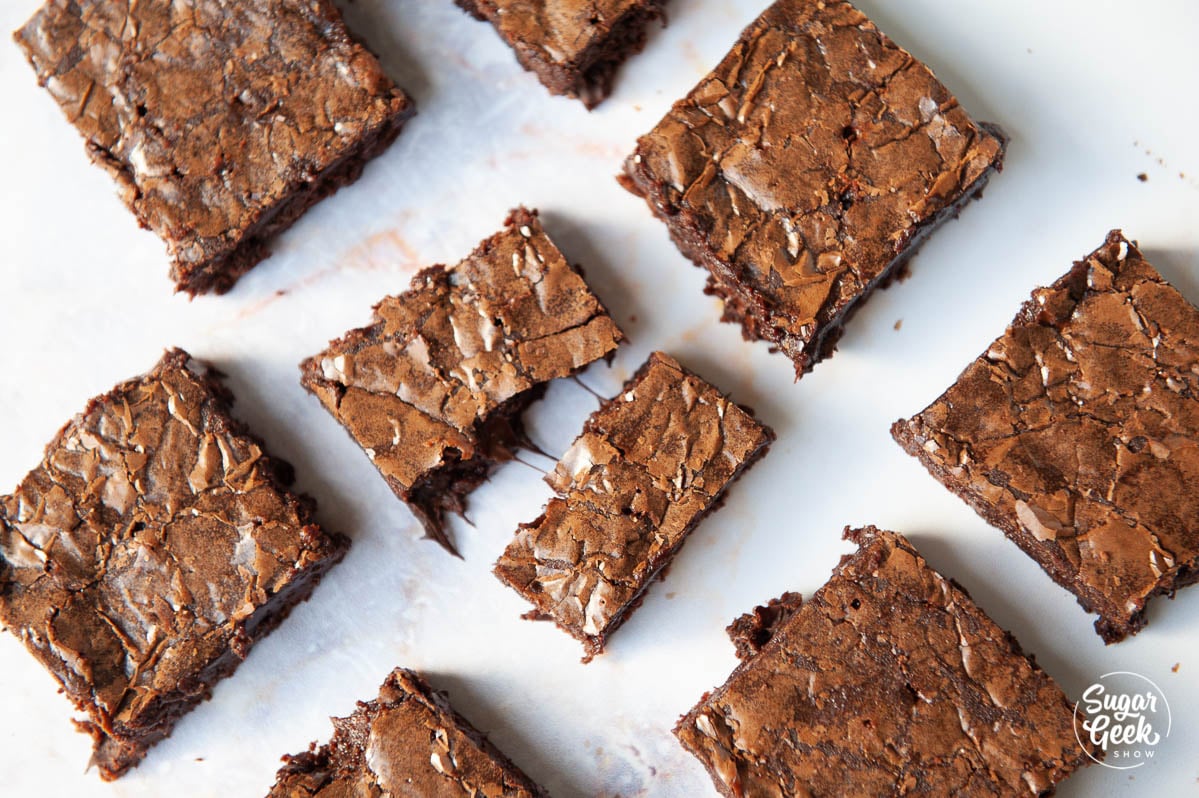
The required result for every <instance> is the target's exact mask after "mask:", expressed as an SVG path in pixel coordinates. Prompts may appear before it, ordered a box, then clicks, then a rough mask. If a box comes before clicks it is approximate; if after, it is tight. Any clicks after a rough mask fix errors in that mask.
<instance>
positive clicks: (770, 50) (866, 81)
mask: <svg viewBox="0 0 1199 798" xmlns="http://www.w3.org/2000/svg"><path fill="white" fill-rule="evenodd" d="M1003 152H1004V138H1003V135H1002V134H1001V133H1000V131H999V130H998V129H997V128H995V127H991V126H987V125H980V124H976V123H974V122H973V121H971V120H970V118H969V117H968V116H967V115H966V112H965V111H963V110H962V109H961V107H959V105H958V101H957V99H955V98H954V96H953V95H952V94H950V93H949V90H948V89H946V88H945V87H944V86H943V85H941V83H940V82H939V81H938V80H937V78H936V77H935V76H934V75H933V73H932V72H931V71H929V69H928V67H926V66H925V65H924V64H922V63H920V62H919V61H917V60H916V59H914V58H913V57H912V56H911V55H910V54H909V53H907V52H906V51H904V50H903V49H902V48H900V47H898V46H897V45H895V43H894V42H892V41H891V40H890V39H888V38H887V37H886V36H884V35H883V34H882V33H881V32H880V31H879V30H878V28H876V27H875V26H874V24H873V23H871V22H870V20H868V19H867V18H866V17H864V16H863V15H862V14H861V13H859V12H858V11H857V10H856V9H855V8H854V7H853V6H851V5H850V4H849V3H845V2H836V1H835V0H830V1H829V2H820V3H814V2H807V0H779V2H777V3H775V4H774V5H772V6H770V8H768V9H767V10H766V11H765V12H763V13H762V15H761V16H760V17H759V18H758V19H757V21H755V22H754V23H753V24H751V25H750V26H749V27H748V28H747V29H746V30H745V32H744V33H742V35H741V39H740V40H739V41H738V42H737V44H736V45H734V47H733V49H732V50H731V51H730V52H729V54H728V55H727V56H725V58H724V60H723V61H721V63H720V65H719V66H717V67H716V69H715V70H714V71H713V72H711V73H710V74H709V75H708V76H707V77H705V78H704V79H703V80H702V81H701V82H700V83H699V85H698V86H696V87H695V88H694V89H693V90H692V91H691V93H690V94H689V95H687V97H685V98H684V99H683V100H681V101H679V102H677V103H675V105H674V107H673V108H672V109H671V110H670V112H669V113H667V114H666V116H665V117H664V118H663V119H662V121H661V122H659V123H658V125H657V127H655V128H654V129H653V131H651V132H650V133H649V134H648V135H646V136H643V137H642V138H641V139H639V140H638V142H637V148H636V151H635V152H634V154H633V155H632V156H631V157H630V158H629V159H628V161H626V163H625V173H624V175H623V177H622V178H621V182H622V183H623V184H624V185H625V187H626V188H628V189H629V190H630V191H632V192H633V193H635V194H638V195H640V196H642V197H644V198H645V199H646V201H647V202H648V203H649V206H650V208H651V209H652V210H653V212H654V214H655V215H656V216H658V218H660V219H661V220H662V221H664V222H665V223H666V225H667V227H668V229H669V231H670V234H671V237H672V238H673V239H674V241H675V243H676V244H677V245H678V247H679V249H680V250H681V251H682V252H683V254H685V255H686V256H687V257H689V258H690V259H691V260H692V261H694V262H695V263H696V264H697V265H699V266H702V267H704V268H706V269H707V270H708V272H709V278H708V288H707V291H708V293H712V294H716V295H717V296H719V297H721V298H722V299H723V300H724V320H725V321H734V322H739V323H740V324H741V326H742V330H743V332H744V335H745V337H746V338H747V339H764V340H766V341H769V342H770V344H771V345H772V348H774V349H778V350H780V351H782V352H783V353H784V354H786V355H787V356H788V357H790V358H791V359H792V360H793V361H794V362H795V369H796V375H797V376H802V375H803V374H804V373H805V372H807V371H809V370H810V369H811V368H812V366H813V365H815V363H816V362H817V361H819V360H821V359H822V358H825V357H828V356H829V355H831V354H832V351H833V348H834V347H835V345H836V342H837V339H838V337H839V336H840V333H841V328H842V324H843V323H844V322H845V320H846V318H847V316H848V315H849V313H850V311H851V310H853V309H854V307H856V306H857V304H858V303H859V302H860V301H861V300H862V299H863V298H865V297H866V295H867V294H869V293H870V292H871V291H872V290H873V289H874V288H875V287H876V286H879V285H886V284H887V283H888V282H889V281H890V280H891V279H892V278H893V277H894V276H896V275H897V274H900V273H901V271H902V269H903V268H904V264H905V263H906V261H907V259H908V258H909V257H910V256H911V255H912V253H913V252H914V251H915V249H916V246H917V245H918V244H919V243H920V242H921V241H922V240H923V238H924V236H925V235H926V234H927V233H929V232H930V231H931V230H932V229H933V228H934V227H936V226H937V225H938V224H939V223H941V222H942V221H944V220H945V219H947V218H949V217H950V216H953V215H955V214H956V213H957V211H958V209H959V208H960V207H961V206H962V205H963V204H964V203H966V202H967V201H968V200H969V199H970V198H971V197H974V196H977V195H978V194H979V193H980V192H981V190H982V187H983V185H984V183H986V181H987V179H988V178H989V177H990V175H991V173H992V172H994V171H996V170H998V169H999V168H1000V165H1001V163H1002V159H1003Z"/></svg>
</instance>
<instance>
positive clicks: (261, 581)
mask: <svg viewBox="0 0 1199 798" xmlns="http://www.w3.org/2000/svg"><path fill="white" fill-rule="evenodd" d="M218 376H219V375H218V374H217V373H216V372H214V371H212V370H208V369H205V368H204V367H203V366H202V365H201V364H199V363H197V362H196V361H193V360H191V359H190V357H189V356H188V355H187V353H186V352H183V351H182V350H179V349H175V350H172V351H170V352H168V353H167V354H166V355H165V356H164V357H163V359H162V360H161V362H159V363H158V365H157V366H155V367H154V369H153V370H152V371H150V372H149V373H148V374H146V375H145V376H143V377H139V378H137V379H133V380H129V381H127V382H124V383H121V384H120V385H118V386H117V387H116V388H114V389H113V390H112V391H111V392H109V393H107V394H105V395H104V396H100V397H97V398H95V399H93V400H92V401H91V402H90V403H88V406H87V408H86V409H85V410H84V411H83V413H82V414H81V415H79V416H77V417H75V419H73V420H72V421H70V422H69V423H68V424H67V425H66V426H64V427H63V428H62V429H61V430H60V431H59V433H58V435H57V436H55V438H54V440H53V441H51V442H50V445H49V446H47V447H46V454H45V457H44V458H43V460H42V463H41V465H39V466H38V467H37V468H35V469H34V470H33V471H31V472H29V475H28V476H26V477H25V479H24V480H23V481H22V482H21V484H20V485H19V486H18V487H17V489H16V490H15V491H14V492H13V493H12V495H10V496H4V497H0V626H3V627H5V628H7V629H8V630H9V631H11V632H13V633H14V634H15V635H17V636H18V637H19V638H20V639H21V642H23V643H24V644H25V646H26V648H28V649H29V651H30V652H31V653H32V654H33V655H34V656H35V657H37V659H38V660H39V661H40V662H41V663H42V664H43V665H44V666H45V667H46V669H47V670H49V671H50V673H51V674H52V675H53V676H54V678H55V679H57V680H58V681H59V682H60V683H61V684H62V688H63V690H64V691H65V692H66V694H67V697H68V698H70V699H71V701H72V702H73V703H74V704H75V706H76V707H77V708H78V709H79V710H80V711H81V712H84V713H86V714H87V719H86V720H83V721H77V722H76V725H77V726H78V727H79V728H80V730H82V731H85V732H87V733H89V734H90V735H91V736H92V738H93V740H94V742H95V754H94V755H93V761H94V762H95V764H96V765H97V766H98V767H99V769H100V775H101V776H102V777H103V778H104V779H106V780H109V779H115V778H117V777H118V776H120V775H121V774H122V773H123V772H124V771H125V770H126V769H128V768H129V767H131V766H133V765H135V764H137V762H138V761H139V760H140V759H141V758H142V757H143V756H144V755H145V753H146V749H147V748H149V746H151V745H153V744H154V743H156V742H158V741H159V740H161V739H163V738H164V737H166V736H167V735H168V734H170V732H171V728H172V727H173V726H174V724H175V722H176V720H178V718H179V717H180V716H181V715H183V714H184V713H186V712H187V711H188V710H190V709H191V708H192V707H194V706H195V705H196V704H198V703H199V702H200V701H202V700H204V699H206V698H208V696H209V695H210V693H211V690H212V686H213V684H214V683H215V682H217V681H218V680H220V679H222V678H224V677H225V676H228V675H229V674H230V673H232V672H233V670H234V669H235V668H236V667H237V666H238V664H239V663H240V662H241V661H242V660H243V659H245V657H246V655H247V653H248V652H249V649H250V646H251V645H253V643H254V642H255V641H257V640H258V639H260V638H262V637H264V636H265V635H266V634H267V633H268V632H270V631H271V630H272V629H273V628H274V627H275V626H277V625H278V624H279V623H280V622H281V621H282V620H283V619H284V618H285V617H286V616H287V613H288V611H289V610H290V609H291V608H292V607H293V606H294V605H296V604H297V603H299V602H301V601H303V600H304V599H305V598H307V597H308V594H309V593H310V592H311V591H312V588H313V587H314V586H315V585H316V583H317V582H318V581H319V580H320V578H321V576H322V575H323V574H324V573H325V572H326V571H327V570H328V569H329V568H330V567H331V566H332V565H334V564H335V563H336V562H337V561H338V560H340V559H341V557H342V556H343V555H344V553H345V551H346V548H347V546H348V545H349V541H348V540H346V539H345V538H344V537H342V536H340V535H336V534H328V533H325V532H323V531H322V530H321V528H320V527H319V526H317V525H316V523H315V521H313V518H312V515H313V510H314V509H315V504H314V502H313V501H312V500H311V499H309V498H307V497H305V496H298V495H296V494H294V493H292V492H291V491H289V490H288V489H287V485H288V484H290V482H291V479H292V471H291V467H290V466H288V465H287V464H286V463H283V462H281V461H279V460H275V459H272V458H271V457H269V456H268V455H266V454H265V453H264V452H263V450H262V444H261V443H260V442H259V441H258V439H257V438H255V437H253V436H252V435H251V434H250V433H249V432H247V431H246V429H245V428H244V427H243V426H242V425H241V424H240V423H238V422H237V421H235V420H234V419H233V418H231V417H230V415H229V407H230V405H231V404H232V402H233V396H232V395H231V394H230V393H229V391H228V389H226V388H225V387H224V386H223V385H222V384H221V382H220V381H219V379H218Z"/></svg>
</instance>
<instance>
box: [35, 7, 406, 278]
mask: <svg viewBox="0 0 1199 798" xmlns="http://www.w3.org/2000/svg"><path fill="white" fill-rule="evenodd" d="M16 38H17V41H18V42H19V43H20V45H21V46H22V47H23V48H24V49H25V51H26V53H27V55H28V56H29V58H30V60H31V61H32V62H33V65H34V68H35V69H36V70H37V73H38V78H39V80H40V81H41V82H42V83H43V84H44V85H45V86H46V88H47V89H49V91H50V92H51V94H53V95H54V98H55V99H56V100H57V101H58V103H59V105H61V106H62V108H63V111H64V112H65V113H66V115H67V117H68V118H69V119H70V121H71V122H72V123H73V124H74V125H75V127H77V128H78V129H79V131H80V132H81V133H82V134H83V136H84V137H85V138H86V139H87V143H88V148H89V150H90V151H91V153H92V155H93V157H94V158H96V160H98V161H99V162H100V163H101V164H103V165H105V166H106V167H107V168H108V169H109V170H110V171H111V172H112V173H113V174H114V176H115V177H116V178H117V179H118V180H119V181H120V183H121V184H122V188H123V192H124V198H125V201H126V202H127V203H128V204H129V205H130V207H131V208H133V210H134V211H135V212H136V213H137V215H138V217H139V219H141V220H142V221H143V223H144V224H145V225H147V226H148V227H150V228H151V229H152V230H154V231H155V232H157V233H158V234H159V235H160V236H162V237H163V238H164V239H165V240H166V242H167V246H168V249H169V251H170V253H171V256H172V257H173V258H174V259H175V260H176V261H177V262H179V263H183V264H187V263H199V262H202V261H206V260H209V259H211V258H213V257H219V256H221V255H223V254H227V253H228V252H230V251H232V250H233V249H234V248H235V247H236V246H237V244H238V243H239V241H240V240H241V238H242V236H243V234H244V233H245V232H246V231H247V230H248V229H249V228H250V227H251V226H252V225H254V224H255V223H256V222H258V221H259V220H261V219H262V218H263V215H264V213H265V212H268V211H269V210H270V209H271V208H273V207H275V206H276V205H278V204H279V203H280V202H282V201H284V200H286V199H287V198H288V197H289V196H290V195H291V194H292V193H293V192H294V191H296V190H297V189H299V188H301V187H303V186H304V184H305V183H307V182H308V181H310V180H311V179H312V178H313V177H314V176H316V175H317V174H319V173H320V172H322V171H324V170H325V169H327V168H329V167H330V166H332V165H333V164H334V163H335V162H337V161H338V160H339V159H340V158H342V157H344V156H346V155H347V154H349V153H350V152H351V151H353V150H354V149H355V148H356V147H357V146H358V145H359V143H360V142H361V140H362V138H363V136H364V135H367V134H368V132H369V131H370V130H372V129H375V128H378V127H379V126H380V125H381V124H383V123H384V122H385V121H386V120H387V119H388V118H390V117H392V116H393V115H395V114H397V113H399V112H400V111H402V110H404V109H406V108H407V107H408V105H409V103H408V100H407V98H405V97H404V95H403V94H402V93H401V92H400V91H399V90H398V89H396V88H395V86H394V85H393V84H392V82H391V81H390V80H389V79H388V78H387V77H386V76H385V75H384V74H383V72H382V70H381V69H380V67H379V64H378V62H377V61H376V60H375V58H374V56H372V55H371V54H370V53H368V52H367V51H366V50H364V49H363V48H362V47H361V46H359V45H358V44H356V43H354V42H353V41H352V40H351V39H350V37H349V35H348V34H347V32H346V30H345V27H344V26H343V25H342V22H341V16H340V14H339V13H338V12H337V10H336V9H335V8H334V7H333V6H332V5H331V4H330V3H329V2H327V0H239V2H224V0H139V1H138V2H133V0H50V1H49V2H48V3H47V4H46V5H45V6H44V7H43V8H42V9H41V10H40V11H38V12H37V13H36V14H35V15H34V16H33V18H32V19H31V20H30V21H29V22H28V23H27V24H26V25H25V26H24V27H23V28H22V29H21V30H19V31H17V33H16Z"/></svg>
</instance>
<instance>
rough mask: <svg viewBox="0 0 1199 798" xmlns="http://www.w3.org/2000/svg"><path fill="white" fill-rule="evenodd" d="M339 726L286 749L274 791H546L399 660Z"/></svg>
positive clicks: (330, 796) (307, 795)
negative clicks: (323, 738)
mask: <svg viewBox="0 0 1199 798" xmlns="http://www.w3.org/2000/svg"><path fill="white" fill-rule="evenodd" d="M333 726H334V729H335V731H334V734H333V739H331V740H330V741H329V742H328V743H327V744H325V745H323V746H321V747H320V748H317V747H316V744H315V743H314V744H313V747H312V749H311V750H309V751H307V752H305V753H302V754H299V755H297V756H292V757H287V764H286V765H284V766H283V768H282V769H280V771H279V774H278V780H277V781H276V783H275V786H274V787H272V788H271V791H270V793H269V794H268V798H342V797H343V796H355V798H359V797H360V798H388V797H389V796H394V797H395V798H400V796H428V797H429V798H434V797H435V796H436V797H438V798H440V796H446V797H447V798H450V797H457V796H461V798H546V793H545V791H544V790H542V789H541V788H540V787H539V786H537V785H536V784H534V783H533V781H532V780H530V779H529V777H528V776H526V775H525V774H524V773H522V772H521V771H520V769H519V768H517V767H516V766H515V765H513V764H512V762H511V761H510V760H509V759H508V758H507V757H506V756H504V755H503V754H502V753H500V752H499V750H498V749H496V747H495V746H494V745H492V744H491V743H490V742H488V740H487V738H486V737H485V736H484V735H482V734H480V733H479V732H478V731H477V730H476V729H475V728H474V727H473V726H471V725H470V723H468V722H467V721H466V719H465V718H463V717H462V716H461V715H459V714H458V713H457V712H455V711H454V710H453V709H452V708H451V707H450V704H449V702H448V701H447V699H446V697H445V696H444V695H443V694H441V693H438V692H435V691H434V690H433V689H432V688H430V687H429V685H428V684H427V683H426V682H425V681H424V680H423V679H422V678H421V677H420V676H418V675H417V674H416V673H414V672H412V671H409V670H405V669H403V668H397V669H396V670H395V671H393V672H392V673H391V674H390V675H389V676H388V677H387V680H386V681H385V682H384V683H383V686H382V688H380V690H379V697H378V698H376V699H374V700H373V701H368V702H360V703H359V704H358V708H357V709H356V710H355V711H354V713H353V714H352V715H350V716H349V717H348V718H334V719H333Z"/></svg>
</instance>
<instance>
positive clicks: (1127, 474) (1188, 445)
mask: <svg viewBox="0 0 1199 798" xmlns="http://www.w3.org/2000/svg"><path fill="white" fill-rule="evenodd" d="M896 426H897V428H900V427H902V428H905V429H904V431H903V434H906V435H908V436H910V437H911V439H912V441H913V444H914V445H915V446H918V447H920V448H921V449H922V451H923V455H922V456H923V457H924V458H925V459H927V460H928V461H931V462H933V463H935V464H937V465H939V466H940V467H942V468H944V469H947V470H948V474H949V475H950V477H951V478H952V480H953V481H954V482H955V483H963V484H965V485H966V490H968V491H969V492H970V493H972V494H973V495H975V496H976V497H978V498H981V499H982V500H983V501H984V502H986V503H987V504H989V505H992V506H994V507H995V508H996V509H997V510H998V511H999V512H1002V513H1003V514H1005V515H1007V516H1009V517H1012V518H1014V521H1015V522H1016V523H1018V525H1019V527H1020V528H1022V529H1023V530H1025V531H1026V532H1027V533H1028V534H1029V535H1031V536H1032V537H1033V538H1034V539H1035V540H1033V541H1032V542H1031V543H1032V545H1033V546H1036V547H1040V548H1041V549H1043V550H1044V553H1045V556H1046V557H1050V556H1052V557H1053V559H1055V560H1058V561H1060V560H1061V559H1062V558H1063V557H1064V558H1065V560H1066V561H1067V562H1068V564H1069V567H1070V568H1072V569H1073V571H1074V572H1075V574H1074V578H1075V579H1076V580H1078V581H1080V582H1081V583H1082V584H1083V586H1084V589H1088V590H1091V591H1095V592H1096V593H1097V596H1101V597H1104V599H1105V600H1106V601H1107V602H1110V604H1109V606H1107V607H1106V608H1100V609H1101V611H1103V612H1104V613H1105V614H1106V615H1109V616H1111V617H1116V618H1121V617H1123V618H1126V617H1128V616H1131V615H1134V614H1135V613H1137V612H1138V611H1139V610H1140V609H1141V608H1143V606H1144V602H1145V599H1146V598H1147V597H1148V596H1149V595H1150V594H1152V593H1153V592H1155V591H1157V590H1159V589H1168V588H1169V586H1170V585H1171V584H1172V583H1173V581H1174V580H1175V578H1176V577H1178V576H1179V574H1180V572H1190V571H1192V570H1193V569H1194V568H1195V566H1196V562H1197V560H1199V528H1197V527H1196V524H1195V520H1196V519H1197V518H1199V491H1197V490H1196V486H1197V485H1199V309H1197V308H1196V307H1195V306H1194V305H1191V304H1190V303H1189V302H1187V300H1186V299H1185V298H1184V297H1183V296H1182V295H1181V294H1179V293H1178V291H1176V290H1175V289H1174V288H1173V287H1171V286H1170V285H1169V284H1168V283H1167V282H1166V281H1165V280H1164V279H1163V278H1162V276H1161V275H1160V274H1158V272H1157V270H1155V269H1154V268H1153V267H1152V266H1151V265H1150V264H1149V263H1148V262H1146V261H1145V259H1144V258H1143V257H1142V256H1141V253H1140V252H1139V251H1138V250H1137V248H1136V247H1135V246H1134V245H1133V244H1131V243H1129V242H1128V241H1127V240H1126V239H1125V238H1124V237H1123V236H1122V235H1121V234H1120V233H1119V232H1118V231H1113V232H1112V233H1111V234H1109V236H1108V238H1107V241H1106V242H1105V243H1104V245H1103V246H1101V247H1100V248H1099V249H1097V250H1095V252H1093V253H1091V255H1090V256H1089V257H1087V259H1086V260H1084V261H1081V262H1079V263H1077V264H1076V265H1075V266H1074V268H1073V269H1072V270H1071V271H1070V272H1069V273H1068V274H1066V275H1065V276H1064V277H1062V278H1061V279H1060V280H1058V281H1057V282H1056V283H1054V284H1053V285H1052V286H1050V287H1049V288H1042V289H1038V290H1037V291H1034V292H1033V295H1032V299H1031V300H1030V301H1029V302H1027V303H1025V305H1024V307H1023V309H1022V310H1021V311H1020V313H1019V315H1017V316H1016V319H1015V320H1014V321H1013V322H1012V325H1011V326H1010V327H1009V328H1008V330H1007V332H1006V333H1004V334H1003V336H1001V337H1000V338H999V339H998V340H996V341H995V343H994V344H992V345H991V347H990V348H989V349H988V350H987V351H986V353H985V354H983V355H982V356H981V357H980V358H978V359H977V360H975V361H974V362H973V363H972V364H971V365H970V366H969V367H968V368H967V369H966V370H965V371H964V372H963V373H962V375H961V376H960V377H959V378H958V381H957V382H956V383H955V384H954V385H953V386H952V387H951V388H950V389H949V390H948V391H946V392H945V394H944V395H942V396H941V397H940V398H939V399H937V401H935V402H934V403H933V404H932V405H930V406H929V407H928V408H927V409H926V410H924V411H923V412H922V413H920V414H919V415H917V416H916V417H915V418H913V419H911V420H910V421H908V422H900V424H898V425H896ZM1091 599H1092V600H1097V599H1096V594H1092V595H1091Z"/></svg>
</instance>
